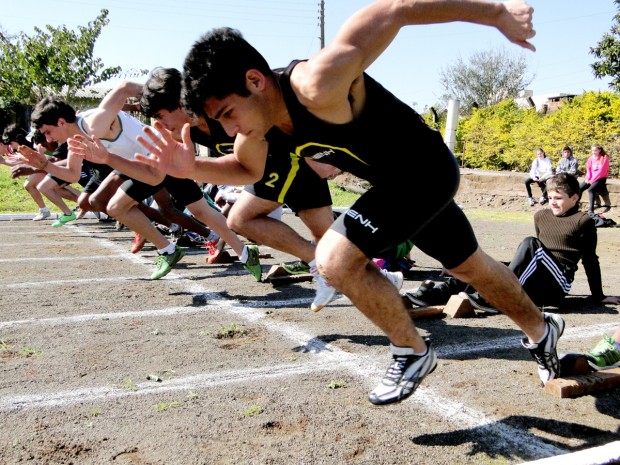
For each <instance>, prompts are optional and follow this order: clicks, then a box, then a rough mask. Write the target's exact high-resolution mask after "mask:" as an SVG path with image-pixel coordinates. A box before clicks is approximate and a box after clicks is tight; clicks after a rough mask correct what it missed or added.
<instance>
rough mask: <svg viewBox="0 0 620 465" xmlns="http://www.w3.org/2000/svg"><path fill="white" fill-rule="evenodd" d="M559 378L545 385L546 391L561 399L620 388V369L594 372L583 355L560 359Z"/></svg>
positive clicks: (566, 356)
mask: <svg viewBox="0 0 620 465" xmlns="http://www.w3.org/2000/svg"><path fill="white" fill-rule="evenodd" d="M560 373H561V374H562V378H557V379H554V380H551V381H549V382H548V383H547V384H545V391H546V392H548V393H549V394H551V395H554V396H556V397H560V398H568V397H579V396H583V395H585V394H589V393H591V392H596V391H606V390H609V389H613V388H616V387H620V368H611V369H609V370H602V371H594V370H592V368H591V367H590V365H588V362H587V361H586V358H585V356H584V355H583V354H567V355H565V356H564V357H562V358H561V359H560Z"/></svg>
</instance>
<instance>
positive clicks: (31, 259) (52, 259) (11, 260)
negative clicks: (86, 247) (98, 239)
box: [0, 254, 150, 263]
mask: <svg viewBox="0 0 620 465" xmlns="http://www.w3.org/2000/svg"><path fill="white" fill-rule="evenodd" d="M121 257H125V254H116V255H88V256H86V255H74V256H60V257H22V258H1V259H0V263H27V262H34V263H38V262H73V261H78V260H79V261H83V260H111V259H114V258H121ZM149 263H150V262H149Z"/></svg>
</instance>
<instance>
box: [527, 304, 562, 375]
mask: <svg viewBox="0 0 620 465" xmlns="http://www.w3.org/2000/svg"><path fill="white" fill-rule="evenodd" d="M543 316H544V318H545V322H546V323H547V334H546V335H545V337H544V339H543V340H542V341H540V342H539V343H538V344H532V343H530V342H529V341H528V338H527V337H524V338H523V340H522V341H521V344H522V345H523V347H525V348H526V349H528V350H529V351H530V354H532V357H534V360H536V363H537V364H538V376H540V380H541V381H542V382H543V384H545V383H547V382H548V381H551V380H552V379H555V378H559V377H560V361H559V360H558V353H557V350H556V347H557V345H558V339H560V336H562V333H563V332H564V325H565V323H564V320H563V319H562V317H560V316H559V315H555V314H553V313H543Z"/></svg>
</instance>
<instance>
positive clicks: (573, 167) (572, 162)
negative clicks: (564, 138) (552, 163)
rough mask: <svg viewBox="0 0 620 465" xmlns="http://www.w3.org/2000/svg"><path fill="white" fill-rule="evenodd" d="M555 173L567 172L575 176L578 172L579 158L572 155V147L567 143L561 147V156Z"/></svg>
mask: <svg viewBox="0 0 620 465" xmlns="http://www.w3.org/2000/svg"><path fill="white" fill-rule="evenodd" d="M555 173H556V174H560V173H568V174H572V175H573V176H577V175H578V174H579V160H577V159H576V158H575V157H573V149H572V148H571V147H569V146H568V145H566V146H565V147H564V148H563V149H562V158H561V159H560V161H559V162H558V166H557V168H556V170H555Z"/></svg>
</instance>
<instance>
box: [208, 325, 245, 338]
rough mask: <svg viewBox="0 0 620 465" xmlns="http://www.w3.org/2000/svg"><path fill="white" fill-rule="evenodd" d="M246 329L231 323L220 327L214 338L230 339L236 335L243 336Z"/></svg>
mask: <svg viewBox="0 0 620 465" xmlns="http://www.w3.org/2000/svg"><path fill="white" fill-rule="evenodd" d="M247 333H248V331H247V330H246V329H245V328H243V327H242V326H239V325H237V323H233V324H231V325H230V326H224V327H223V328H220V330H219V331H218V332H217V334H216V335H215V338H216V339H232V338H233V337H237V336H245V335H246V334H247Z"/></svg>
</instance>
